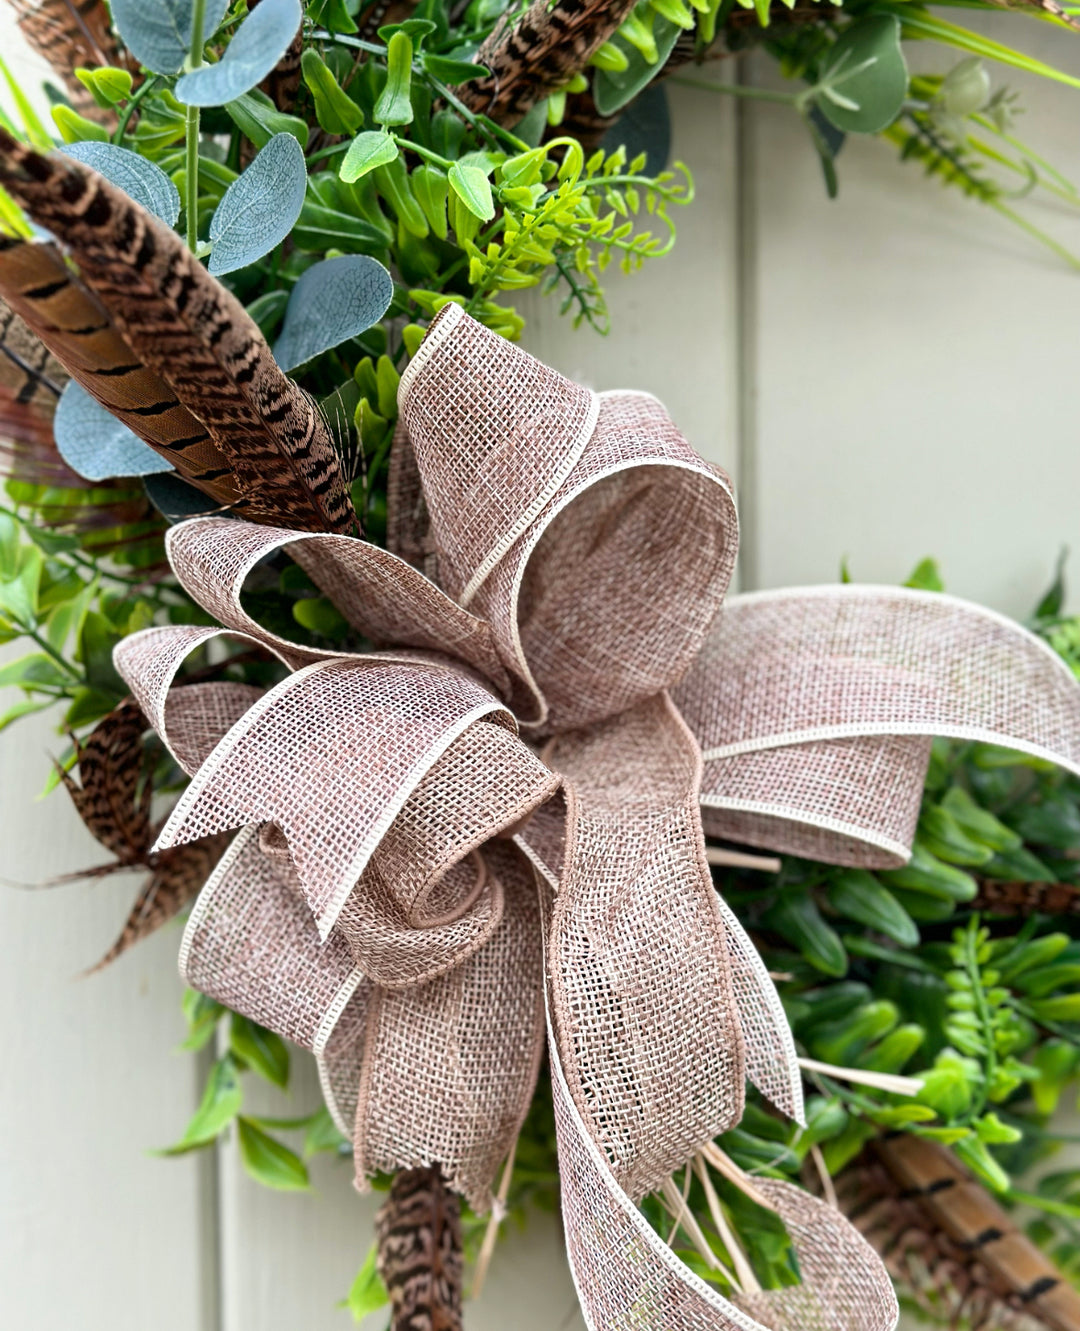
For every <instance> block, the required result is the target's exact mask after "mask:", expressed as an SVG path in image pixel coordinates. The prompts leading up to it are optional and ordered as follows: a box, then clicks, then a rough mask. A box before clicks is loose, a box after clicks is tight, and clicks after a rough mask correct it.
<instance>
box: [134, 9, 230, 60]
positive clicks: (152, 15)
mask: <svg viewBox="0 0 1080 1331" xmlns="http://www.w3.org/2000/svg"><path fill="white" fill-rule="evenodd" d="M228 7H229V4H228V0H206V10H205V15H204V18H203V40H204V41H209V39H210V37H211V36H212V35H213V33H214V32H215V31H216V30H217V28H218V27H219V26H220V24H221V20H222V19H223V18H224V17H225V11H226V10H227V9H228ZM109 8H110V11H111V13H112V17H113V21H114V22H115V24H116V27H117V29H118V31H119V33H120V36H121V37H122V38H123V40H124V45H125V46H126V47H127V48H128V50H129V51H130V52H131V53H132V55H133V56H134V57H135V59H136V60H138V62H139V64H140V65H145V66H146V68H147V69H150V70H153V72H154V73H155V74H176V73H178V72H179V70H180V67H181V66H182V65H183V63H184V60H185V59H186V58H187V54H188V50H189V48H190V46H191V28H192V20H193V17H194V11H195V5H194V0H112V3H111V4H110V6H109Z"/></svg>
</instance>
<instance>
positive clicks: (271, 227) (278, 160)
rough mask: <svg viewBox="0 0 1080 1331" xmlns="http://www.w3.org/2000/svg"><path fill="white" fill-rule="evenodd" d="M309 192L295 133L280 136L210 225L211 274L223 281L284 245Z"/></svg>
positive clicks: (239, 179) (243, 177)
mask: <svg viewBox="0 0 1080 1331" xmlns="http://www.w3.org/2000/svg"><path fill="white" fill-rule="evenodd" d="M306 191H307V168H306V167H305V165H304V153H303V150H302V149H301V147H300V145H299V144H298V143H297V141H296V140H295V139H294V138H293V136H292V135H291V134H275V135H274V137H273V138H272V139H271V140H270V142H269V143H268V144H267V145H266V147H265V148H263V149H262V151H261V152H260V153H258V155H257V156H256V158H255V160H254V161H253V162H252V163H251V165H250V166H249V167H248V169H247V170H246V171H245V172H244V173H243V175H240V176H238V177H237V178H236V179H235V180H234V181H233V183H232V184H231V185H230V186H229V188H228V189H227V190H226V191H225V194H224V197H223V198H222V200H221V202H220V203H219V204H218V207H217V212H215V213H214V216H213V219H212V220H211V222H210V240H211V243H212V244H213V247H214V248H213V249H212V250H211V251H210V271H211V272H212V273H213V274H214V275H215V276H216V277H220V276H221V275H222V274H223V273H231V272H235V270H236V269H237V268H246V267H247V265H248V264H249V263H254V262H255V260H256V259H261V258H262V256H263V255H264V254H269V252H270V251H271V250H272V249H273V248H274V247H275V246H276V245H280V244H281V242H282V241H283V240H284V239H285V237H286V236H287V235H288V234H289V232H290V231H291V230H292V229H293V227H294V226H295V224H296V219H297V218H298V217H299V216H300V209H301V208H303V206H304V194H305V192H306Z"/></svg>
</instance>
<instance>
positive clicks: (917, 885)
mask: <svg viewBox="0 0 1080 1331" xmlns="http://www.w3.org/2000/svg"><path fill="white" fill-rule="evenodd" d="M878 877H879V878H880V879H881V881H882V882H883V883H885V884H886V886H888V887H890V888H893V887H902V888H906V889H907V890H908V891H910V892H926V893H928V894H929V895H931V896H935V897H938V898H940V899H941V900H943V901H970V900H971V899H972V898H973V897H974V896H975V894H976V893H977V892H978V890H979V887H978V884H977V883H976V882H975V879H974V878H972V876H971V875H970V874H967V873H964V872H963V871H962V870H961V869H956V868H954V867H953V866H952V865H951V864H945V863H944V862H943V861H942V860H939V859H938V858H937V857H936V856H935V855H932V854H931V853H930V852H929V851H928V850H927V849H926V847H925V846H923V845H921V844H920V842H919V841H918V840H916V842H915V849H914V851H913V852H912V856H911V859H910V860H909V861H908V862H907V864H905V865H904V866H903V867H902V868H900V869H887V870H884V871H883V872H881V873H879V874H878ZM905 908H906V909H908V910H909V911H910V907H908V906H907V903H905Z"/></svg>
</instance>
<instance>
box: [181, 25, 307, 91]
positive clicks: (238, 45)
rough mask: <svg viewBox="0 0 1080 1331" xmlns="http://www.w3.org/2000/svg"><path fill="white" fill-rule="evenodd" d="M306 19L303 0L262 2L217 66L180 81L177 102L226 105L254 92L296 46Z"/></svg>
mask: <svg viewBox="0 0 1080 1331" xmlns="http://www.w3.org/2000/svg"><path fill="white" fill-rule="evenodd" d="M302 18H303V10H302V9H301V7H300V0H261V3H260V4H259V6H258V8H256V9H253V10H250V11H249V12H248V16H247V18H245V19H244V21H243V23H241V24H240V26H239V28H237V30H236V32H235V33H234V34H233V38H232V40H231V41H230V42H229V44H228V46H227V47H226V48H225V54H224V55H223V56H222V57H221V59H220V60H219V61H218V63H217V64H216V65H203V66H202V68H201V69H193V70H192V71H191V72H190V73H188V74H185V75H184V76H183V77H182V78H180V79H178V80H177V82H176V87H175V89H174V90H173V91H174V95H175V96H176V98H177V100H178V101H181V102H183V103H184V104H185V105H187V106H224V105H225V104H226V103H227V102H231V101H233V100H234V99H235V98H237V97H240V96H241V95H242V94H243V93H245V92H250V91H251V89H252V88H255V87H257V86H258V85H259V84H260V83H261V82H262V81H263V79H264V78H266V76H267V74H269V73H270V72H271V70H272V69H273V68H274V66H275V65H276V64H277V63H278V61H279V60H280V59H281V57H282V56H283V55H284V54H285V52H286V51H287V50H288V49H289V47H290V46H291V45H292V40H293V38H294V37H295V36H296V33H297V30H298V29H299V27H300V22H301V19H302Z"/></svg>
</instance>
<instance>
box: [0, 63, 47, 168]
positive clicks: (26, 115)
mask: <svg viewBox="0 0 1080 1331" xmlns="http://www.w3.org/2000/svg"><path fill="white" fill-rule="evenodd" d="M0 74H2V75H3V76H4V82H5V83H6V84H7V86H8V91H9V92H10V93H11V100H12V101H13V102H14V103H15V109H16V111H18V113H19V118H20V119H21V120H22V123H23V127H24V128H25V130H26V137H27V138H28V139H29V140H30V146H31V147H32V148H36V149H37V150H38V152H43V153H47V152H52V150H53V148H54V147H55V146H56V145H55V144H54V143H53V141H52V135H51V134H50V133H49V131H48V130H47V129H46V128H45V126H44V125H43V124H42V123H41V121H40V120H39V119H38V114H37V112H36V111H35V110H34V107H33V103H32V102H31V101H30V99H29V98H28V97H27V95H26V93H24V92H23V90H22V88H20V87H19V84H18V81H17V80H16V79H15V78H13V77H12V74H11V71H10V70H9V69H8V67H7V65H6V64H5V63H4V61H3V60H0Z"/></svg>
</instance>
